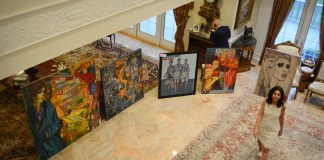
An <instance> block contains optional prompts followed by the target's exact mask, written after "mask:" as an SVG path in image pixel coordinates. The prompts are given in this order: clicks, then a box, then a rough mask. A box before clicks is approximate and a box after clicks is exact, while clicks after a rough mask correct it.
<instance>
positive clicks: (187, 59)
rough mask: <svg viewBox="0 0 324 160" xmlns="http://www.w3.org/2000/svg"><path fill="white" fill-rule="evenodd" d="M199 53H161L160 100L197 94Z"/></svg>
mask: <svg viewBox="0 0 324 160" xmlns="http://www.w3.org/2000/svg"><path fill="white" fill-rule="evenodd" d="M197 56H198V55H197V53H193V52H192V53H191V52H179V53H161V54H160V68H159V69H160V73H159V75H160V78H159V88H158V98H168V97H175V96H185V95H194V94H196V80H197V69H198V68H197V58H198V57H197Z"/></svg>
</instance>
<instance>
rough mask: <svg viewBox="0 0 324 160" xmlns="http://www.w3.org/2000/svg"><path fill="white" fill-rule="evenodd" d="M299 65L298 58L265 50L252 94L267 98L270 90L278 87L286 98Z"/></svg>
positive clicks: (272, 50) (268, 49)
mask: <svg viewBox="0 0 324 160" xmlns="http://www.w3.org/2000/svg"><path fill="white" fill-rule="evenodd" d="M299 64H300V57H297V56H293V55H290V54H286V53H283V52H280V51H276V50H274V49H270V48H266V50H265V52H264V58H263V61H262V65H261V69H260V73H259V77H258V80H257V85H256V87H255V90H254V94H256V95H259V96H263V97H267V96H268V95H267V94H268V92H269V90H270V89H271V88H273V87H274V86H280V87H281V88H282V89H283V90H284V93H285V96H287V95H288V94H289V91H290V88H291V85H292V82H293V80H294V77H295V73H296V70H297V67H298V66H299ZM285 99H287V97H285Z"/></svg>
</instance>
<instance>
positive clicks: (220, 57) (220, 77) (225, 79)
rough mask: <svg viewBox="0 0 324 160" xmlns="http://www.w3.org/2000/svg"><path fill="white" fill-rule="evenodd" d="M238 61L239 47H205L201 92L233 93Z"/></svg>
mask: <svg viewBox="0 0 324 160" xmlns="http://www.w3.org/2000/svg"><path fill="white" fill-rule="evenodd" d="M239 61H240V52H239V49H228V48H207V49H206V57H205V64H204V65H203V71H202V73H203V74H202V75H203V76H202V91H201V93H203V94H215V93H233V92H234V87H235V81H236V74H237V69H238V64H239Z"/></svg>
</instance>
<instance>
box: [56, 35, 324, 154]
mask: <svg viewBox="0 0 324 160" xmlns="http://www.w3.org/2000/svg"><path fill="white" fill-rule="evenodd" d="M116 43H120V44H122V45H124V46H127V47H129V48H132V49H134V48H135V49H136V48H142V49H143V53H144V54H145V53H148V54H149V56H151V57H155V58H158V55H159V53H161V52H164V51H163V50H162V51H161V50H159V49H158V48H157V47H152V48H150V46H149V45H147V44H142V43H141V42H139V41H136V40H135V39H133V38H129V37H127V36H125V35H123V34H119V33H118V34H116ZM146 49H147V50H146ZM150 49H151V50H150ZM258 72H259V67H258V66H256V67H252V68H251V70H250V71H247V72H243V73H238V75H237V79H236V86H235V92H234V93H231V94H201V93H200V91H201V81H200V80H199V79H198V82H197V90H196V95H192V96H183V97H174V98H165V99H158V98H157V97H158V89H157V87H156V88H154V89H153V90H151V91H149V92H148V93H146V94H145V96H144V98H143V99H142V100H140V101H138V102H137V103H135V104H133V105H132V106H130V107H129V108H128V109H126V110H124V111H123V112H122V113H120V114H118V115H117V116H115V117H113V118H112V119H110V120H109V121H105V120H103V121H102V124H101V126H99V127H98V128H97V129H95V130H93V131H91V132H90V133H89V134H87V135H85V136H84V137H82V138H81V139H79V140H78V141H76V142H75V143H73V144H72V145H70V146H68V147H67V148H65V149H64V150H63V151H61V152H60V153H58V154H56V155H55V156H53V157H52V159H55V160H57V159H58V160H60V159H62V160H65V159H107V160H108V159H109V160H112V159H116V160H132V159H134V160H135V159H136V160H170V159H172V157H173V156H174V155H175V154H177V153H178V152H180V151H181V150H182V149H183V148H184V147H186V145H187V144H188V143H190V141H192V140H193V139H194V138H195V137H197V136H198V135H199V133H200V132H201V131H202V130H203V129H205V128H206V127H207V126H208V125H209V124H210V123H211V122H212V121H213V120H214V119H215V118H216V117H217V116H219V115H220V114H221V113H222V111H224V109H226V107H227V106H229V105H230V104H231V102H232V101H233V100H234V99H236V98H237V97H239V96H241V95H242V93H243V92H244V91H246V89H245V88H246V87H250V88H252V89H254V86H255V82H256V79H257V76H258ZM198 77H199V75H198ZM293 92H294V91H292V93H291V95H290V97H292V94H293ZM321 98H323V97H321ZM303 100H304V94H303V93H299V94H298V97H297V99H296V100H294V101H293V100H290V101H289V102H288V103H294V104H296V105H298V106H299V107H307V106H306V105H303V103H302V102H303ZM309 106H311V107H309ZM296 107H297V106H296ZM307 109H308V110H309V111H311V112H314V114H317V115H318V116H323V117H324V111H323V110H321V109H320V107H318V106H312V105H308V107H307Z"/></svg>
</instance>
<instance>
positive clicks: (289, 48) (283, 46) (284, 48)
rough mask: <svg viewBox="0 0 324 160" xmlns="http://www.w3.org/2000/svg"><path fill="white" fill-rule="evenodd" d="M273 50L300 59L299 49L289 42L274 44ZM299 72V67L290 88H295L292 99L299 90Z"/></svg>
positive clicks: (300, 73) (300, 72)
mask: <svg viewBox="0 0 324 160" xmlns="http://www.w3.org/2000/svg"><path fill="white" fill-rule="evenodd" d="M274 48H275V49H276V50H278V51H280V52H283V53H288V54H290V55H293V56H298V57H300V54H301V50H300V47H298V46H297V45H295V44H293V43H291V42H290V41H287V42H283V43H279V44H276V45H275V46H274ZM303 69H304V68H303ZM301 70H302V69H301V67H300V65H299V67H298V69H297V71H296V74H295V77H294V80H293V83H292V86H291V87H292V88H296V93H295V95H294V99H296V97H297V94H298V88H299V84H300V78H301V75H302V73H303V72H302V71H301ZM308 72H310V71H309V70H308Z"/></svg>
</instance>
